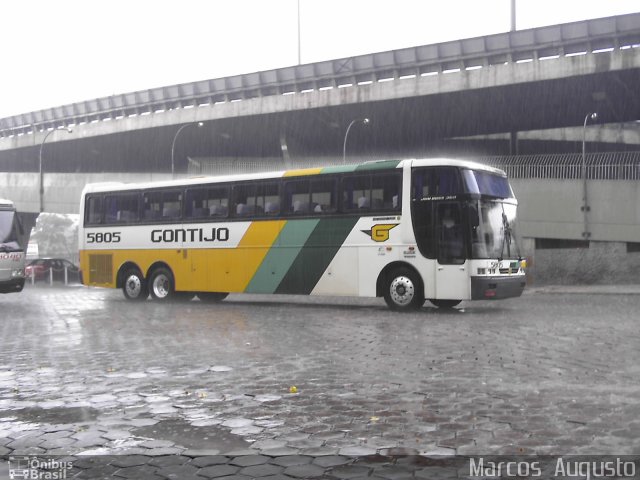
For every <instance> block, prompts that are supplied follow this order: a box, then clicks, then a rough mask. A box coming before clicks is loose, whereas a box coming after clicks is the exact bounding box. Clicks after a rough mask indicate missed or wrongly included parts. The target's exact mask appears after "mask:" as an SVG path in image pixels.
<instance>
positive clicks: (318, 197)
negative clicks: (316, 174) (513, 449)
mask: <svg viewBox="0 0 640 480" xmlns="http://www.w3.org/2000/svg"><path fill="white" fill-rule="evenodd" d="M337 192H338V179H337V178H336V177H327V178H319V179H315V180H312V181H311V205H310V210H311V211H312V212H313V213H319V214H323V213H333V212H335V211H336V210H337V209H338V205H337V203H338V202H337V200H338V198H337V197H338V193H337Z"/></svg>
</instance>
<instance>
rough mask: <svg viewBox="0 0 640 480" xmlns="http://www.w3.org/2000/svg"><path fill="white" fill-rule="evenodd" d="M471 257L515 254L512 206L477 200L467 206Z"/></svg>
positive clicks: (514, 221)
mask: <svg viewBox="0 0 640 480" xmlns="http://www.w3.org/2000/svg"><path fill="white" fill-rule="evenodd" d="M469 222H470V228H471V257H472V258H498V259H502V258H510V257H511V256H512V255H516V254H519V252H517V251H516V250H517V247H516V244H515V241H516V239H515V234H514V230H515V223H516V205H515V204H512V203H507V202H503V201H495V200H486V199H483V200H477V201H471V202H470V205H469Z"/></svg>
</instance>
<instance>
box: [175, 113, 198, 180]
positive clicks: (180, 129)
mask: <svg viewBox="0 0 640 480" xmlns="http://www.w3.org/2000/svg"><path fill="white" fill-rule="evenodd" d="M191 125H197V126H198V128H200V127H201V126H202V125H204V123H202V122H193V123H187V124H185V125H182V126H181V127H180V128H179V129H178V131H177V132H176V134H175V135H174V136H173V142H172V143H171V178H175V175H176V162H175V150H176V140H177V139H178V135H180V132H181V131H182V130H184V129H185V128H187V127H190V126H191Z"/></svg>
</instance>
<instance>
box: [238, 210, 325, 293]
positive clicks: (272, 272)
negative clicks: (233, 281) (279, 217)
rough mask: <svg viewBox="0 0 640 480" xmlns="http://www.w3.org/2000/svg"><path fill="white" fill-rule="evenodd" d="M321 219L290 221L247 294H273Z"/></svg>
mask: <svg viewBox="0 0 640 480" xmlns="http://www.w3.org/2000/svg"><path fill="white" fill-rule="evenodd" d="M319 221H320V220H319V219H309V220H289V221H288V222H287V223H286V224H285V226H284V228H283V229H282V230H281V231H280V235H278V238H277V239H276V241H275V242H273V246H272V247H271V249H270V250H269V252H268V253H267V255H266V256H265V258H264V260H263V261H262V263H261V264H260V267H258V270H257V271H256V273H255V274H254V276H253V278H252V279H251V281H250V282H249V285H247V288H246V289H245V292H247V293H273V292H275V291H276V288H278V285H279V284H280V282H282V279H283V278H284V276H285V275H286V273H287V272H288V271H289V268H290V267H291V264H292V263H293V262H294V260H295V259H296V257H297V256H298V254H299V253H300V250H302V247H303V246H304V244H305V243H306V242H307V240H308V239H309V235H311V232H313V230H314V228H316V226H317V225H318V222H319Z"/></svg>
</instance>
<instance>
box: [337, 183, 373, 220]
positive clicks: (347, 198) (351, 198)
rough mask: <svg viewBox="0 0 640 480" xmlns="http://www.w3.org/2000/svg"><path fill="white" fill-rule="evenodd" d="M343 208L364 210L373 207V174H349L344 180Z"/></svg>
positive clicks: (352, 210) (356, 210)
mask: <svg viewBox="0 0 640 480" xmlns="http://www.w3.org/2000/svg"><path fill="white" fill-rule="evenodd" d="M342 209H343V210H344V211H345V212H354V211H355V212H363V211H369V210H370V209H371V176H370V175H358V176H347V177H344V179H343V180H342Z"/></svg>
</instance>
